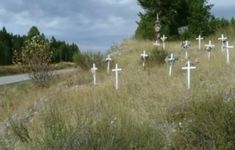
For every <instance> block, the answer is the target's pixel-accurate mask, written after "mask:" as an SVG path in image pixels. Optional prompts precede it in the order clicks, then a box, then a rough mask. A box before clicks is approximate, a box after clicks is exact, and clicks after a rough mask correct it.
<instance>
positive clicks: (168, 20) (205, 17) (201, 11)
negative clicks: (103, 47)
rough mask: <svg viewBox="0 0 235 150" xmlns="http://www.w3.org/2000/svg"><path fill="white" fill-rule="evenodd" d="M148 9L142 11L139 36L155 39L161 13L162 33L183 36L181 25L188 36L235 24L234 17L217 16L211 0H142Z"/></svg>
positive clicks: (137, 33) (144, 7)
mask: <svg viewBox="0 0 235 150" xmlns="http://www.w3.org/2000/svg"><path fill="white" fill-rule="evenodd" d="M138 4H139V5H140V6H141V7H142V8H143V9H144V11H143V12H140V13H139V14H138V15H139V17H140V21H139V22H137V24H138V27H137V29H136V33H135V37H137V38H143V39H151V40H153V39H155V38H156V37H155V31H154V25H155V21H156V15H157V13H158V14H159V16H160V22H161V33H164V34H166V35H168V36H170V37H171V38H172V37H179V33H178V28H180V27H187V29H188V30H187V32H185V34H184V36H185V35H186V36H188V37H192V36H193V35H198V34H201V35H210V34H213V33H214V32H215V31H217V30H218V29H220V28H223V27H227V26H229V25H234V19H232V20H226V19H223V18H215V17H214V16H213V15H212V14H211V9H212V7H213V5H212V4H209V3H208V0H174V2H172V0H138Z"/></svg>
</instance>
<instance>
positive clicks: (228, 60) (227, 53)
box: [225, 41, 234, 64]
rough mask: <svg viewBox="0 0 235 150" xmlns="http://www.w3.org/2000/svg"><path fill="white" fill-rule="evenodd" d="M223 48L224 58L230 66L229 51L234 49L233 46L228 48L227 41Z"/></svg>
mask: <svg viewBox="0 0 235 150" xmlns="http://www.w3.org/2000/svg"><path fill="white" fill-rule="evenodd" d="M225 48H226V55H227V56H226V57H227V64H230V58H229V49H232V48H234V46H230V45H229V42H228V41H227V42H226V45H225Z"/></svg>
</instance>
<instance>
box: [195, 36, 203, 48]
mask: <svg viewBox="0 0 235 150" xmlns="http://www.w3.org/2000/svg"><path fill="white" fill-rule="evenodd" d="M203 39H204V38H203V37H201V35H199V36H198V38H196V40H197V41H198V49H199V50H200V49H201V41H202V40H203Z"/></svg>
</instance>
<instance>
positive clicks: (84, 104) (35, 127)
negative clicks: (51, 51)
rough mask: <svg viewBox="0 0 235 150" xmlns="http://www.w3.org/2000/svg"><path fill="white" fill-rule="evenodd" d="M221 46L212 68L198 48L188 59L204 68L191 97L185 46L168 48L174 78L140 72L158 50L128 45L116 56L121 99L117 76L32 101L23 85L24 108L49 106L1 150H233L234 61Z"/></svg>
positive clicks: (70, 80) (36, 94)
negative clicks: (144, 59)
mask: <svg viewBox="0 0 235 150" xmlns="http://www.w3.org/2000/svg"><path fill="white" fill-rule="evenodd" d="M205 41H207V40H205ZM206 43H207V42H206ZM216 43H217V44H216V47H217V48H216V49H214V50H213V52H212V58H211V60H210V61H208V60H207V53H206V52H205V51H203V50H200V51H199V50H197V44H196V43H194V42H193V43H192V47H191V48H190V50H189V51H190V52H189V55H190V58H191V59H192V60H194V59H195V58H197V59H198V60H199V62H200V63H199V64H198V65H197V69H195V70H193V71H192V79H191V80H192V87H191V90H186V84H185V83H186V82H185V80H186V74H185V72H184V71H182V69H181V67H182V66H184V64H185V62H186V60H185V59H184V52H183V51H182V50H181V48H180V42H168V43H167V50H168V51H169V52H173V53H175V54H178V55H179V56H180V58H179V61H177V62H176V63H175V65H174V67H173V76H172V77H171V78H170V77H168V70H167V66H166V65H165V64H164V65H153V66H151V67H147V68H146V69H145V70H144V69H143V68H142V66H141V61H140V53H141V52H142V51H143V50H146V51H147V52H150V50H151V49H153V45H152V42H150V41H136V40H127V41H124V42H123V43H122V44H121V45H120V46H119V48H118V52H117V53H116V55H115V56H114V57H115V61H116V62H117V63H118V64H119V66H120V67H121V68H122V69H123V70H122V71H121V73H120V90H118V91H116V90H115V89H114V75H113V73H111V74H109V75H107V74H106V73H105V72H104V71H99V72H98V75H97V78H98V85H97V86H96V87H94V86H92V85H91V80H92V79H91V74H90V73H89V72H77V73H76V74H71V75H67V76H64V77H62V78H60V79H58V82H57V83H56V84H55V85H54V86H52V87H50V88H49V89H47V90H45V89H36V88H34V90H33V91H30V95H29V93H28V92H25V91H28V88H29V87H31V86H32V85H25V87H24V88H23V89H25V91H23V92H21V93H20V94H22V95H21V98H20V99H21V101H24V100H25V99H27V101H28V102H29V104H33V102H34V101H35V100H38V99H44V100H45V101H46V103H44V105H43V107H42V108H41V109H40V110H38V111H37V112H36V115H32V117H30V119H28V120H27V121H24V120H23V121H22V120H21V119H15V120H13V121H12V123H11V125H10V126H9V130H8V131H9V132H8V134H7V136H6V135H4V136H2V138H1V141H2V142H0V143H2V147H4V146H5V147H7V148H17V149H31V148H33V149H211V148H222V149H223V148H224V149H233V148H235V143H234V141H235V140H234V139H235V136H234V133H235V128H234V126H235V121H234V120H235V118H234V117H235V111H234V110H235V109H234V108H235V106H234V104H235V103H234V101H235V53H234V52H233V53H232V63H231V64H230V65H226V60H225V56H224V54H223V53H222V52H221V51H220V50H219V48H220V46H219V42H217V41H216ZM233 44H235V41H233ZM232 51H234V50H232ZM98 67H99V66H98ZM5 90H7V91H9V92H8V94H9V95H10V94H12V93H14V92H13V91H12V90H11V89H6V88H5ZM9 95H7V94H6V95H4V96H5V97H4V96H3V99H4V98H5V101H6V99H7V98H6V97H7V96H9ZM18 96H19V95H17V94H12V95H11V101H12V104H11V105H12V106H15V103H16V102H17V103H18V104H19V102H18V101H17V97H18ZM29 96H30V98H29ZM29 99H30V100H29ZM29 104H28V103H27V106H29ZM12 106H9V107H8V111H9V112H10V114H14V113H20V112H22V111H23V110H24V108H27V107H25V106H22V107H21V109H19V111H18V112H14V111H15V110H14V109H13V108H15V107H12ZM6 116H7V115H5V118H6ZM3 117H4V116H3ZM2 120H3V119H2ZM6 130H7V129H6ZM6 137H7V138H6ZM6 139H8V140H6Z"/></svg>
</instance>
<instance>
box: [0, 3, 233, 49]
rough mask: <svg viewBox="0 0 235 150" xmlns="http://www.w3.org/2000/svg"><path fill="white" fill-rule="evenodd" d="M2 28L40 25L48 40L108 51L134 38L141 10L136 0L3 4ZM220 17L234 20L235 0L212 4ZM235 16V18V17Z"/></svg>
mask: <svg viewBox="0 0 235 150" xmlns="http://www.w3.org/2000/svg"><path fill="white" fill-rule="evenodd" d="M0 2H1V3H0V27H2V26H5V27H6V29H7V31H8V32H12V33H14V34H21V35H22V34H27V32H28V30H29V28H30V27H31V26H33V25H36V26H37V27H38V28H39V30H40V31H41V32H43V33H44V34H45V35H46V36H47V37H51V36H55V37H56V38H57V39H59V40H65V41H66V42H70V43H72V42H74V43H77V44H78V45H79V47H80V48H81V49H82V50H102V51H103V50H106V49H108V48H109V47H110V46H111V45H112V44H113V43H118V42H120V41H121V40H122V39H123V38H129V37H131V36H132V35H133V34H134V32H135V29H136V26H137V25H136V21H138V19H139V18H138V16H137V13H138V12H139V11H141V8H140V7H139V6H138V5H137V2H136V0H1V1H0ZM210 2H211V3H214V4H215V7H214V8H213V10H212V12H213V14H214V15H216V16H218V17H226V18H229V17H232V15H233V14H234V12H235V11H234V10H235V0H210ZM234 15H235V14H234Z"/></svg>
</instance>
